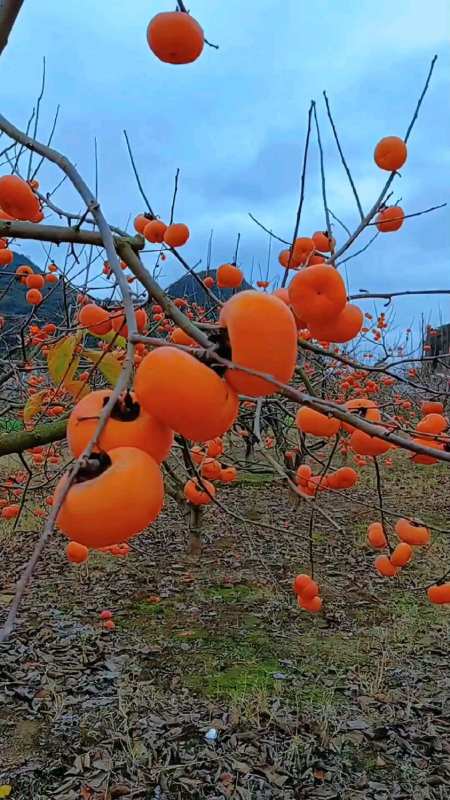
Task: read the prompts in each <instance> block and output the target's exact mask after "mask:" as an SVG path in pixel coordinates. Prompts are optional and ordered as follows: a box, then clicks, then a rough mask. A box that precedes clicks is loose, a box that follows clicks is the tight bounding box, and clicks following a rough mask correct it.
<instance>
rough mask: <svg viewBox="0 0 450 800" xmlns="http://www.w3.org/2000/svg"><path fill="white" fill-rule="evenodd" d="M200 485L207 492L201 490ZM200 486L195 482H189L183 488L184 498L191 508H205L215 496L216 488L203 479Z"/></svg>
mask: <svg viewBox="0 0 450 800" xmlns="http://www.w3.org/2000/svg"><path fill="white" fill-rule="evenodd" d="M202 484H203V486H205V487H206V489H207V490H208V491H206V490H205V489H204V488H203V486H202ZM202 484H200V483H199V481H197V480H189V481H187V483H186V484H185V486H184V490H183V493H184V496H185V498H186V500H189V502H190V503H192V505H193V506H207V505H208V504H209V503H212V501H213V498H214V497H215V496H216V488H215V486H214V485H213V484H212V483H210V482H209V481H207V480H204V479H203V480H202ZM210 495H211V496H210Z"/></svg>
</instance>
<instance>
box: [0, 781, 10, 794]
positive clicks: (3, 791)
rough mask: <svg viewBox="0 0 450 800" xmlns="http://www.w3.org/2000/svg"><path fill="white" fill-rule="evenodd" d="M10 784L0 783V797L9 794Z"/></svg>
mask: <svg viewBox="0 0 450 800" xmlns="http://www.w3.org/2000/svg"><path fill="white" fill-rule="evenodd" d="M11 789H12V786H10V785H9V783H2V785H1V786H0V797H9V795H10V794H11Z"/></svg>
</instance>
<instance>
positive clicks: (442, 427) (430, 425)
mask: <svg viewBox="0 0 450 800" xmlns="http://www.w3.org/2000/svg"><path fill="white" fill-rule="evenodd" d="M447 428H448V419H447V417H444V415H443V414H435V413H433V414H427V415H426V416H425V417H423V419H421V420H419V422H418V423H417V425H416V431H417V432H418V433H435V434H439V433H444V431H446V430H447Z"/></svg>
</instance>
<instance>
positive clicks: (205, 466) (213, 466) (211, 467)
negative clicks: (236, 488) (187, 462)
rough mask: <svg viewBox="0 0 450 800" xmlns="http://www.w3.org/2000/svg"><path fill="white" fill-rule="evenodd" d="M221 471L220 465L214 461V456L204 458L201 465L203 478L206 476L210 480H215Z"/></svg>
mask: <svg viewBox="0 0 450 800" xmlns="http://www.w3.org/2000/svg"><path fill="white" fill-rule="evenodd" d="M221 471H222V467H221V466H220V464H219V462H218V461H216V459H215V458H205V459H204V461H203V463H202V466H201V473H202V477H203V478H207V479H208V480H210V481H216V480H217V479H218V478H220V473H221Z"/></svg>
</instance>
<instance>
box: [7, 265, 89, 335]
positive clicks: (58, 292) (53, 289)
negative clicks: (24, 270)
mask: <svg viewBox="0 0 450 800" xmlns="http://www.w3.org/2000/svg"><path fill="white" fill-rule="evenodd" d="M21 264H27V265H29V266H30V267H32V268H33V272H36V273H42V270H41V269H39V267H37V266H36V264H34V263H33V262H32V261H31V259H29V258H27V256H24V255H22V254H20V253H14V261H13V262H12V264H11V265H10V266H8V267H3V268H2V269H1V271H0V314H2V315H4V316H6V317H8V318H9V319H10V320H11V319H12V324H13V325H14V321H15V320H14V318H17V322H20V321H21V320H23V319H25V318H26V317H28V316H29V314H30V312H31V306H30V305H29V304H28V303H27V301H26V299H25V296H26V289H25V287H24V286H23V285H22V284H21V283H20V282H19V281H18V280H16V279H15V278H14V273H15V271H16V269H17V267H18V266H20V265H21ZM42 292H43V295H44V300H43V302H42V304H41V305H40V306H39V308H37V309H36V312H35V315H34V319H35V320H37V321H38V322H39V323H45V322H50V321H51V322H55V321H58V320H60V319H62V318H63V316H64V313H65V312H64V307H65V302H64V284H63V283H62V281H61V282H59V283H57V284H47V285H46V286H45V287H44V289H43V290H42ZM65 293H66V298H65V300H66V305H67V308H69V307H70V306H71V305H73V303H74V299H75V292H74V291H73V289H71V288H70V287H67V286H66V290H65ZM8 327H9V328H11V327H12V326H11V324H10V325H9V326H8Z"/></svg>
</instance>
